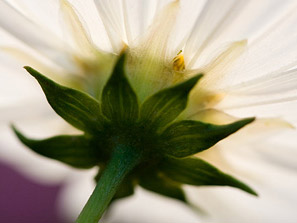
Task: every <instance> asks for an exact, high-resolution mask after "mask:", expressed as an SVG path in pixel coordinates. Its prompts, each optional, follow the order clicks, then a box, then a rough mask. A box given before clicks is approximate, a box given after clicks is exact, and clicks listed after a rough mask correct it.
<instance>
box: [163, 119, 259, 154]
mask: <svg viewBox="0 0 297 223" xmlns="http://www.w3.org/2000/svg"><path fill="white" fill-rule="evenodd" d="M254 120H255V118H247V119H242V120H240V121H237V122H234V123H231V124H227V125H213V124H208V123H203V122H198V121H192V120H185V121H180V122H176V123H173V124H172V125H170V126H169V127H168V128H167V129H165V131H164V132H163V133H162V134H161V137H160V150H161V151H162V152H163V153H165V154H167V155H169V156H173V157H178V158H182V157H186V156H190V155H193V154H196V153H198V152H201V151H203V150H206V149H208V148H210V147H211V146H213V145H214V144H216V143H217V142H219V141H220V140H222V139H224V138H226V137H227V136H229V135H230V134H232V133H234V132H236V131H238V130H239V129H241V128H242V127H244V126H245V125H247V124H249V123H251V122H253V121H254Z"/></svg>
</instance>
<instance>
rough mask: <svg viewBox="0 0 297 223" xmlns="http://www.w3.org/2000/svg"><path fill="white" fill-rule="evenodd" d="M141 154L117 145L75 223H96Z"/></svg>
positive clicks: (127, 147)
mask: <svg viewBox="0 0 297 223" xmlns="http://www.w3.org/2000/svg"><path fill="white" fill-rule="evenodd" d="M140 159H141V152H140V151H139V150H137V149H133V148H132V147H131V146H125V145H118V146H117V147H115V148H114V152H113V156H112V157H111V160H110V161H109V163H108V165H107V167H106V168H105V169H104V171H103V174H102V176H101V177H100V179H99V181H98V183H97V186H96V188H95V190H94V191H93V193H92V195H91V196H90V198H89V200H88V202H87V204H86V205H85V206H84V208H83V210H82V212H81V213H80V215H79V216H78V218H77V220H76V222H77V223H98V221H99V220H100V218H101V217H102V215H103V213H104V211H105V209H106V208H107V207H108V205H109V203H110V201H111V199H112V198H113V196H114V194H115V193H116V191H117V189H118V186H119V185H120V184H121V182H122V181H123V179H124V178H125V176H126V175H127V174H128V173H129V172H130V171H131V170H132V169H133V168H134V167H135V166H136V165H137V164H138V163H139V162H140Z"/></svg>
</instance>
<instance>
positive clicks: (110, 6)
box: [95, 0, 125, 53]
mask: <svg viewBox="0 0 297 223" xmlns="http://www.w3.org/2000/svg"><path fill="white" fill-rule="evenodd" d="M95 4H96V7H97V10H98V12H99V15H100V17H101V19H102V22H103V24H104V27H105V29H106V31H107V35H108V37H109V40H110V43H111V46H112V49H113V51H114V52H117V53H119V52H120V51H121V50H122V48H123V44H122V41H123V40H124V36H125V31H124V26H123V25H122V21H123V19H122V17H123V15H122V10H121V9H122V1H119V0H111V1H110V0H95Z"/></svg>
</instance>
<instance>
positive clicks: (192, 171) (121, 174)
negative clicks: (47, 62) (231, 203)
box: [14, 54, 256, 223]
mask: <svg viewBox="0 0 297 223" xmlns="http://www.w3.org/2000/svg"><path fill="white" fill-rule="evenodd" d="M124 64H125V54H122V55H121V56H120V58H119V60H118V62H117V64H116V66H115V68H114V70H113V72H112V75H111V77H110V78H109V80H108V81H107V83H106V85H105V87H104V89H103V91H102V95H101V97H100V101H98V100H97V99H95V98H93V97H91V96H89V95H87V94H86V93H83V92H80V91H77V90H74V89H70V88H67V87H64V86H61V85H59V84H57V83H55V82H53V81H52V80H49V79H48V78H46V77H44V76H43V75H42V74H40V73H38V72H37V71H36V70H34V69H32V68H30V67H26V69H27V71H28V72H29V73H30V74H31V75H32V76H33V77H35V78H36V80H37V81H38V82H39V84H40V85H41V87H42V89H43V91H44V93H45V95H46V98H47V100H48V102H49V104H50V105H51V107H52V108H53V109H54V110H55V111H56V113H57V114H58V115H60V116H61V117H62V118H63V119H64V120H65V121H67V122H68V123H70V124H71V125H73V126H74V127H76V128H78V129H80V130H82V131H84V134H83V135H74V136H65V135H63V136H56V137H53V138H49V139H45V140H32V139H29V138H27V137H25V136H24V135H22V134H21V133H20V132H19V131H18V130H16V129H15V128H14V131H15V133H16V135H17V136H18V138H19V139H20V140H21V141H22V142H23V143H24V144H25V145H26V146H28V147H29V148H31V149H32V150H33V151H35V152H37V153H39V154H41V155H43V156H46V157H49V158H52V159H56V160H59V161H62V162H64V163H66V164H68V165H71V166H73V167H77V168H91V167H94V166H99V168H100V172H99V173H98V175H97V176H96V181H98V183H97V186H96V188H95V190H94V192H93V194H92V195H91V197H90V199H89V201H88V203H87V204H86V206H85V208H84V209H83V211H82V213H81V215H80V216H79V218H78V219H77V222H88V223H92V222H98V220H99V219H100V218H101V216H102V214H103V212H104V210H105V209H106V207H108V205H109V204H110V202H111V201H113V200H116V199H119V198H123V197H127V196H130V195H132V194H133V191H134V187H135V186H136V185H140V186H141V187H143V188H145V189H147V190H151V191H153V192H156V193H159V194H161V195H164V196H167V197H171V198H174V199H177V200H180V201H182V202H186V201H187V199H186V197H185V194H184V192H183V189H182V185H183V184H189V185H196V186H202V185H221V186H231V187H236V188H239V189H241V190H243V191H245V192H248V193H250V194H253V195H256V193H255V192H254V191H253V190H252V189H251V188H250V187H248V186H247V185H246V184H244V183H242V182H241V181H239V180H237V179H235V178H233V177H231V176H230V175H228V174H225V173H223V172H221V171H220V170H218V169H217V168H215V167H214V166H212V165H211V164H209V163H207V162H205V161H203V160H201V159H198V158H195V157H189V156H192V155H194V154H196V153H198V152H201V151H204V150H206V149H209V148H210V147H212V146H213V145H215V144H216V143H217V142H219V141H220V140H222V139H224V138H226V137H227V136H229V135H230V134H233V133H234V132H236V131H238V130H239V129H241V128H242V127H244V126H245V125H247V124H249V123H251V122H252V121H254V118H247V119H243V120H240V121H237V122H234V123H231V124H228V125H213V124H208V123H202V122H198V121H193V120H180V119H178V121H175V120H176V119H177V117H178V116H179V115H180V114H181V113H182V112H183V111H184V109H185V108H186V106H187V101H188V95H189V93H190V91H191V89H192V88H193V87H194V86H195V85H196V84H197V82H198V81H199V79H200V78H201V77H202V75H201V74H199V75H197V76H195V77H193V78H191V79H188V80H186V81H184V82H183V83H180V84H177V85H175V86H173V87H170V88H167V89H163V90H161V91H160V92H157V93H156V94H154V95H152V96H150V97H149V98H147V99H146V100H145V101H144V102H143V104H141V105H140V104H139V103H138V99H137V92H135V91H134V90H133V86H131V85H130V83H129V80H128V79H127V77H126V75H125V71H124Z"/></svg>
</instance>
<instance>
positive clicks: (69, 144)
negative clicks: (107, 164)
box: [12, 126, 98, 169]
mask: <svg viewBox="0 0 297 223" xmlns="http://www.w3.org/2000/svg"><path fill="white" fill-rule="evenodd" d="M12 128H13V130H14V132H15V134H16V135H17V137H18V139H19V140H20V141H21V142H22V143H23V144H25V145H26V146H27V147H29V148H30V149H32V150H33V151H34V152H36V153H38V154H40V155H43V156H45V157H48V158H52V159H55V160H59V161H61V162H63V163H66V164H68V165H70V166H73V167H76V168H83V169H85V168H91V167H93V166H95V165H97V164H98V155H97V153H98V152H97V151H96V149H95V148H94V147H92V146H91V142H90V140H89V139H88V138H86V136H84V135H77V136H69V135H61V136H55V137H52V138H48V139H44V140H33V139H29V138H27V137H26V136H24V135H23V134H22V133H21V132H20V131H18V130H17V129H16V128H15V127H14V126H12Z"/></svg>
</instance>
